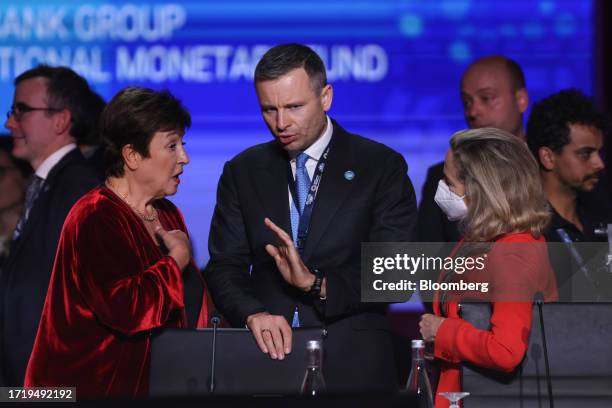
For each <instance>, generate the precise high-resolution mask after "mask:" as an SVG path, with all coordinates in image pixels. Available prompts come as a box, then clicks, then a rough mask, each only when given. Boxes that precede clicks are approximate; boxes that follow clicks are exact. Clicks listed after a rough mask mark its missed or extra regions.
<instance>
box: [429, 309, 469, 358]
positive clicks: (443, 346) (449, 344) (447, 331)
mask: <svg viewBox="0 0 612 408" xmlns="http://www.w3.org/2000/svg"><path fill="white" fill-rule="evenodd" d="M464 323H465V322H464V321H463V320H461V319H455V318H452V317H451V318H449V317H447V318H446V319H444V321H443V322H442V324H441V325H440V327H439V328H438V333H436V339H435V341H434V357H435V358H438V359H440V360H444V361H448V362H449V363H459V362H460V361H461V359H460V358H458V356H457V355H456V354H457V347H456V345H455V339H456V338H457V335H458V332H459V330H460V328H461V326H463V324H464Z"/></svg>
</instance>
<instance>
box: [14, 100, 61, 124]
mask: <svg viewBox="0 0 612 408" xmlns="http://www.w3.org/2000/svg"><path fill="white" fill-rule="evenodd" d="M62 110H63V109H58V108H34V107H32V106H28V105H26V104H25V103H23V102H17V103H16V104H15V106H13V107H12V108H11V109H10V110H9V111H8V112H6V118H7V119H9V118H10V117H11V116H12V117H14V118H15V120H16V121H17V122H21V119H22V118H23V115H25V114H26V113H29V112H34V111H47V112H60V111H62Z"/></svg>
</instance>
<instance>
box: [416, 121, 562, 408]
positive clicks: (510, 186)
mask: <svg viewBox="0 0 612 408" xmlns="http://www.w3.org/2000/svg"><path fill="white" fill-rule="evenodd" d="M450 144H451V147H450V149H449V151H448V153H447V155H446V159H445V162H444V179H443V180H440V184H439V187H438V192H437V193H436V198H435V200H436V202H437V203H438V205H439V206H440V207H441V208H442V210H443V211H444V212H445V213H446V214H447V216H448V217H449V219H453V220H461V221H460V225H461V226H462V230H463V236H464V238H463V239H462V241H461V242H460V243H459V244H458V245H457V246H456V247H455V249H454V250H453V253H452V254H451V256H453V257H457V256H471V257H474V258H476V257H479V256H484V258H483V259H484V260H485V261H484V267H483V268H482V269H480V270H479V269H472V270H471V271H469V272H465V273H463V274H460V273H459V272H456V271H452V270H450V271H442V273H441V274H440V281H444V282H458V281H460V280H463V281H466V282H486V283H487V284H488V286H487V291H486V292H483V291H471V292H468V291H464V292H450V291H449V292H437V293H436V294H435V295H434V313H435V314H434V315H432V314H425V315H423V316H422V317H421V321H420V323H419V326H420V329H421V335H422V336H423V339H424V340H425V341H426V342H430V343H433V357H434V358H435V360H436V361H437V362H438V363H439V365H440V379H439V382H438V387H437V390H436V407H447V406H448V405H449V403H448V400H446V399H445V398H443V397H440V396H438V395H437V394H438V393H440V392H445V391H461V370H460V367H461V363H462V362H464V361H465V362H470V363H472V364H475V365H479V366H482V367H486V368H491V369H496V370H500V371H505V372H510V371H512V370H514V369H515V368H516V367H517V366H518V365H519V364H520V362H521V361H522V359H523V357H524V355H525V352H526V351H527V345H528V339H529V334H530V330H531V307H532V299H533V297H534V295H535V294H536V293H538V292H540V293H542V294H543V295H544V299H545V300H546V301H553V300H556V299H557V289H556V287H557V285H556V281H555V277H554V273H553V271H552V269H551V267H550V264H549V261H548V254H547V251H546V245H545V240H544V238H543V236H542V231H543V229H544V227H545V226H546V224H547V222H548V220H549V212H548V208H547V204H546V199H545V197H544V193H543V191H542V188H541V184H540V177H539V169H538V165H537V163H536V161H535V159H534V158H533V156H532V155H531V153H530V152H529V150H528V148H527V146H526V144H525V143H524V142H522V141H521V140H520V139H518V138H517V137H516V136H514V135H512V134H510V133H508V132H505V131H503V130H499V129H494V128H482V129H472V130H467V131H462V132H458V133H456V134H455V135H454V136H453V137H452V139H451V142H450ZM474 298H478V299H480V300H487V301H490V302H491V303H492V316H491V321H490V322H491V326H490V327H491V329H490V330H480V329H477V328H475V327H474V326H472V325H471V324H470V323H468V322H467V321H465V320H462V319H461V318H460V315H459V310H458V302H459V301H460V300H465V299H474ZM468 398H469V397H468Z"/></svg>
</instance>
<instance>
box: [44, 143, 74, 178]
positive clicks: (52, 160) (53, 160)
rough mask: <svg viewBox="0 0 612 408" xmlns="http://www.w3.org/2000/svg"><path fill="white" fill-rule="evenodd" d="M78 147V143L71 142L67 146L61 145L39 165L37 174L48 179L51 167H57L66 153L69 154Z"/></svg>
mask: <svg viewBox="0 0 612 408" xmlns="http://www.w3.org/2000/svg"><path fill="white" fill-rule="evenodd" d="M76 147H77V146H76V144H74V143H69V144H67V145H65V146H62V147H60V148H59V149H57V150H56V151H54V152H53V153H51V155H49V157H47V158H46V159H45V160H44V161H43V162H42V163H41V164H40V166H38V168H37V169H36V175H37V176H38V177H40V178H41V179H43V180H46V179H47V176H48V175H49V172H50V171H51V169H52V168H53V167H55V165H56V164H57V163H59V161H60V160H62V159H63V158H64V156H65V155H67V154H68V153H70V152H71V151H73V150H74V149H76Z"/></svg>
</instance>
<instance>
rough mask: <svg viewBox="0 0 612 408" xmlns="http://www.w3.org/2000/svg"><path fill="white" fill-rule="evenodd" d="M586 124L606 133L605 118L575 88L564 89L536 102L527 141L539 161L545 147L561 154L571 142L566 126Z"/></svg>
mask: <svg viewBox="0 0 612 408" xmlns="http://www.w3.org/2000/svg"><path fill="white" fill-rule="evenodd" d="M576 124H578V125H585V126H592V127H594V128H595V129H598V130H599V131H600V132H602V133H603V134H604V135H605V134H607V132H608V121H607V119H606V117H605V116H604V115H603V114H602V113H600V112H599V111H597V109H596V108H595V104H594V103H593V101H592V100H591V98H589V97H588V96H586V95H585V94H584V93H582V92H581V91H579V90H577V89H565V90H562V91H560V92H557V93H554V94H552V95H550V96H548V97H546V98H544V99H542V100H541V101H539V102H537V103H535V104H534V105H533V108H532V110H531V115H529V120H528V121H527V144H528V145H529V149H530V150H531V153H533V155H534V156H535V157H536V159H538V161H539V150H540V148H541V147H548V148H550V149H551V150H552V151H554V152H555V153H560V152H561V149H563V146H565V145H566V144H568V143H570V136H569V134H570V128H569V125H576Z"/></svg>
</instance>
